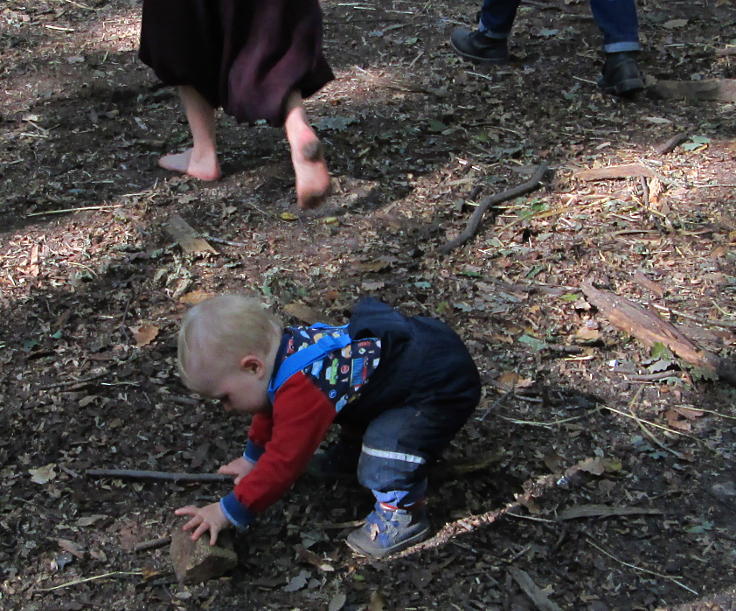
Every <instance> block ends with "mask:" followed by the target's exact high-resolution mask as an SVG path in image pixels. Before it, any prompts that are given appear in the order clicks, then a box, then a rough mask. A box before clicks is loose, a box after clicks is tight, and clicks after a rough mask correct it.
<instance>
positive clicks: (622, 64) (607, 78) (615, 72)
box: [598, 51, 644, 97]
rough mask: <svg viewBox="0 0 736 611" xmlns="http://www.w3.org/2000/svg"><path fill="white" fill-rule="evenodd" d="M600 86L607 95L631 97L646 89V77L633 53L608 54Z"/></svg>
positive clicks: (599, 81) (599, 82)
mask: <svg viewBox="0 0 736 611" xmlns="http://www.w3.org/2000/svg"><path fill="white" fill-rule="evenodd" d="M598 86H599V87H600V88H601V89H602V90H603V91H604V92H606V93H610V94H613V95H619V96H624V97H625V96H631V95H633V94H635V93H636V92H637V91H641V90H642V89H644V77H643V76H642V73H641V71H640V70H639V66H637V64H636V60H635V59H634V55H633V54H632V53H631V52H628V51H623V52H620V53H606V63H605V64H603V76H601V78H600V79H599V80H598Z"/></svg>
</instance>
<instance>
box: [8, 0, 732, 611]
mask: <svg viewBox="0 0 736 611" xmlns="http://www.w3.org/2000/svg"><path fill="white" fill-rule="evenodd" d="M478 4H479V3H477V2H470V1H468V0H462V1H461V2H450V1H449V0H430V1H429V2H426V3H419V4H417V3H411V2H408V1H403V0H365V1H359V2H342V1H340V2H338V1H333V0H326V1H325V2H324V3H323V8H324V14H325V48H326V54H327V56H328V58H329V60H330V62H331V64H332V66H333V69H334V70H335V73H336V75H337V79H336V80H335V81H334V82H333V83H331V84H330V85H329V86H328V87H326V88H325V89H324V90H323V91H321V92H320V93H319V94H318V95H316V96H314V97H313V98H311V99H310V100H309V101H308V103H307V108H308V112H309V115H310V119H311V120H312V122H313V124H314V125H315V127H316V128H317V129H318V131H319V134H320V136H321V137H322V139H323V142H324V144H325V148H326V154H327V158H328V162H329V166H330V169H331V172H332V174H333V177H334V184H335V194H334V195H333V196H332V197H331V198H330V199H329V200H328V202H327V203H326V204H325V205H324V206H323V207H322V208H321V209H319V210H317V211H315V212H310V213H300V212H299V211H298V210H296V209H295V206H294V201H295V194H294V188H293V176H292V171H291V166H290V162H289V155H288V148H287V146H286V142H285V140H284V137H283V134H282V132H281V131H280V130H277V129H273V128H270V127H268V126H265V125H256V126H251V127H249V126H245V125H240V126H238V125H236V124H234V122H233V121H232V120H230V119H229V118H228V117H221V119H220V128H221V131H220V145H221V150H222V163H223V169H224V171H225V176H224V178H223V179H222V180H220V181H218V182H216V183H201V182H197V181H196V180H192V179H188V178H182V177H177V176H172V175H170V174H168V173H166V172H164V171H163V170H160V169H158V168H157V167H156V159H157V158H158V157H159V156H160V155H161V154H162V153H164V152H166V151H169V150H174V149H176V148H177V147H182V146H185V145H186V142H187V140H188V130H187V128H186V124H185V123H184V122H183V118H182V116H181V113H180V111H179V107H178V100H177V98H176V95H175V92H173V91H172V90H170V89H167V88H162V87H160V85H159V84H157V82H156V80H155V78H154V76H153V75H152V73H151V72H150V70H148V69H147V68H146V67H145V66H143V65H142V64H141V63H140V62H139V61H138V60H137V57H136V48H137V35H138V28H139V16H140V6H139V3H138V2H135V1H132V0H79V1H78V2H77V1H72V0H38V1H36V2H32V3H31V2H22V1H21V0H5V1H4V2H3V3H2V7H0V49H1V50H2V62H0V83H1V85H2V86H1V88H0V174H1V175H2V181H0V372H1V375H0V430H2V431H3V434H2V436H0V469H1V471H0V473H1V474H2V487H1V488H0V606H2V607H3V608H6V609H29V610H31V609H38V610H42V609H69V610H75V609H87V608H108V609H159V608H160V609H171V608H182V609H183V608H187V609H330V610H331V611H337V610H339V609H346V610H358V609H369V610H371V611H378V610H380V609H430V608H440V609H458V610H461V609H462V610H466V609H467V610H470V609H478V610H480V609H514V610H524V609H534V608H538V609H545V610H550V609H558V608H561V609H589V610H591V611H604V610H606V609H658V608H667V609H732V608H736V602H734V601H736V597H735V596H734V587H735V586H736V575H734V569H733V567H734V565H735V564H736V530H735V528H734V527H735V526H736V517H735V515H736V514H735V513H734V511H735V510H736V473H735V472H734V460H735V454H734V437H735V436H734V427H733V424H734V420H735V419H736V400H735V399H736V393H735V392H734V388H733V386H732V385H729V383H728V381H727V380H726V379H723V378H721V379H713V378H714V376H713V375H709V373H708V372H707V371H704V370H703V369H702V368H698V367H692V366H690V365H688V364H687V363H685V362H684V361H683V360H682V359H679V358H677V355H675V354H672V353H671V351H668V350H667V349H665V348H664V347H663V345H662V344H661V343H656V344H655V345H654V346H653V347H651V348H650V347H648V346H646V345H645V344H644V343H643V342H642V341H640V340H638V339H636V338H634V337H633V336H632V335H631V334H628V333H625V332H623V331H621V330H619V329H618V328H616V327H615V326H614V325H613V322H612V315H611V313H610V312H609V313H606V312H604V311H602V310H601V309H599V308H596V307H594V306H593V305H592V304H591V303H590V301H589V300H588V299H586V298H585V296H584V295H583V293H582V291H581V284H582V282H583V281H584V280H586V279H592V280H594V281H595V283H596V286H597V287H599V288H600V289H603V290H605V291H607V292H609V293H612V294H616V295H619V296H621V297H625V298H627V299H629V300H631V301H634V302H636V303H639V304H642V305H645V306H646V307H647V308H648V311H649V312H654V313H656V314H657V315H658V316H660V318H661V319H662V320H665V321H667V322H669V323H671V324H673V325H675V326H676V327H677V328H678V329H679V330H680V331H681V332H682V333H683V334H684V335H685V336H686V337H687V338H689V339H690V340H692V341H693V342H695V343H696V344H697V346H698V347H699V348H702V349H704V350H708V351H710V352H711V353H712V354H714V355H716V356H717V358H720V359H721V360H722V362H724V363H727V362H728V361H729V360H731V361H732V360H733V357H734V346H735V344H736V336H735V334H734V331H735V330H736V269H735V266H734V264H735V263H736V252H735V251H734V244H735V243H736V223H735V222H734V220H735V216H736V215H735V214H734V204H736V195H735V193H734V189H735V188H736V177H735V171H734V170H735V168H736V127H735V124H734V117H735V112H734V110H735V108H736V107H735V106H734V103H733V102H728V101H720V102H687V101H684V100H677V99H667V100H662V99H655V98H654V97H652V96H651V95H647V94H644V95H641V96H639V97H638V98H637V99H635V100H632V101H628V102H624V101H621V100H618V99H614V98H611V97H607V96H605V95H602V94H601V93H600V92H599V91H598V90H597V88H596V86H595V80H596V78H597V76H598V73H599V71H600V65H601V58H600V53H599V50H598V49H599V44H600V36H599V33H598V31H597V29H596V26H595V23H594V22H593V20H592V19H591V16H590V12H589V8H588V5H587V3H585V2H582V1H578V0H549V1H542V2H530V3H528V4H525V5H523V6H522V9H521V11H520V14H519V17H518V20H517V24H516V28H515V30H514V37H513V40H512V52H513V54H514V61H513V62H512V63H511V64H510V65H507V66H501V67H493V68H487V67H479V66H474V65H472V64H468V63H465V62H463V61H461V60H460V59H459V58H457V57H456V56H454V55H453V54H452V52H451V51H450V49H449V47H448V45H447V39H448V35H449V32H450V30H451V29H452V27H455V26H456V25H470V23H471V21H472V20H473V19H474V14H475V11H476V10H477V8H478ZM639 9H640V19H641V26H642V36H643V40H644V43H645V47H646V50H645V51H644V52H643V53H642V54H641V57H640V62H641V65H642V68H643V69H644V71H645V72H646V75H647V79H648V82H649V83H650V84H654V83H655V81H656V80H657V79H659V80H663V79H677V80H694V81H697V80H703V79H712V78H718V79H727V78H731V77H734V76H736V75H735V74H734V73H735V72H736V63H735V61H736V60H734V58H735V57H736V55H733V54H732V50H733V49H734V46H733V45H734V44H735V43H736V38H733V36H734V32H735V31H736V30H735V29H734V27H733V26H734V25H735V24H736V7H734V5H733V3H732V2H730V1H729V0H704V1H703V2H698V3H694V2H685V1H667V2H665V0H642V1H641V2H639ZM678 134H682V135H683V136H682V138H681V142H680V143H679V145H677V146H676V147H675V148H674V150H672V151H671V152H665V153H662V152H659V151H658V149H657V146H658V145H659V144H661V143H663V142H665V141H667V140H668V139H669V138H670V137H672V136H675V135H678ZM542 163H545V164H547V165H549V167H550V172H549V173H547V174H546V175H545V178H544V180H543V185H542V187H541V188H540V189H537V190H534V191H532V192H530V193H527V194H525V195H523V196H521V197H517V198H512V199H509V200H507V201H505V202H503V203H501V204H499V205H498V206H496V207H495V208H493V210H489V211H488V212H487V213H486V215H485V217H484V220H483V223H482V224H481V226H480V228H479V230H478V232H477V235H476V236H475V237H473V238H472V239H470V240H469V241H467V242H466V243H464V244H463V245H461V246H459V247H457V248H455V249H453V250H452V251H451V252H449V254H444V253H443V252H441V250H440V249H441V247H442V245H443V244H445V243H446V242H447V241H448V240H450V239H452V238H453V237H455V236H456V235H457V234H458V233H459V232H460V231H462V229H463V228H464V227H465V225H466V223H467V221H468V219H469V218H470V215H471V214H472V212H473V210H474V209H475V205H476V204H477V203H478V202H480V201H481V200H482V199H483V198H485V197H487V196H489V195H492V194H494V193H500V192H502V191H504V190H506V189H508V188H510V187H513V186H515V185H518V184H520V183H523V182H524V181H526V180H527V179H528V178H529V176H530V174H531V173H532V172H533V170H534V169H535V168H536V167H538V166H539V164H542ZM621 164H638V165H637V166H636V167H637V168H638V173H640V174H641V173H643V174H645V176H643V177H642V176H631V175H629V176H624V177H623V178H615V179H604V180H586V179H585V175H584V174H580V172H581V171H582V170H586V169H592V168H602V167H607V166H615V165H621ZM634 173H636V172H634ZM629 174H631V171H630V170H629ZM173 215H180V216H181V217H182V218H184V219H185V220H186V221H187V222H188V223H189V224H190V225H191V226H192V227H193V228H194V229H195V230H196V231H197V232H199V235H200V236H201V237H203V238H204V239H206V240H207V241H208V243H209V244H210V245H211V247H212V251H213V252H210V253H194V254H187V253H186V252H185V251H184V250H183V249H182V246H181V245H180V244H179V243H177V242H176V241H175V240H174V239H173V238H172V237H171V235H170V234H169V233H168V232H167V230H166V228H167V223H168V222H169V220H170V219H171V218H172V216H173ZM226 291H239V292H242V291H247V292H250V293H256V294H258V295H260V296H261V297H262V298H263V299H265V300H266V301H267V302H269V303H270V304H272V305H273V307H274V308H275V309H276V310H277V311H278V312H279V313H280V314H281V315H282V316H283V317H284V319H285V320H286V321H287V322H289V323H299V322H301V321H302V320H304V319H306V320H309V319H310V318H314V317H318V318H320V319H322V320H326V321H331V322H341V321H344V319H345V314H346V312H347V311H348V310H349V308H350V306H351V304H352V303H353V302H354V301H355V300H356V299H357V297H358V296H360V295H364V294H373V295H376V296H379V297H380V298H382V299H383V300H385V301H387V302H389V303H391V304H393V305H396V306H398V307H400V308H401V309H402V310H403V311H404V312H406V313H409V314H423V315H427V314H429V315H434V316H438V317H440V318H442V319H444V320H446V321H448V322H449V323H451V324H452V325H453V326H454V327H455V328H456V329H457V330H458V332H459V333H460V334H461V335H462V337H463V338H464V339H465V340H466V341H467V343H468V345H469V347H470V350H471V352H472V353H473V355H474V357H475V358H476V360H477V363H478V366H479V369H480V371H481V375H482V378H483V382H484V395H483V399H482V401H481V404H480V406H479V408H478V410H477V413H476V415H475V417H474V418H473V419H472V420H471V421H469V422H468V424H467V425H466V427H465V428H464V429H463V431H462V432H461V434H460V435H459V436H458V437H457V439H456V441H455V442H454V444H453V446H452V447H451V448H450V450H449V451H448V452H447V455H446V457H445V462H444V463H443V464H442V465H440V466H439V468H438V470H437V472H436V474H435V477H433V479H432V482H431V490H430V497H429V503H430V509H431V520H432V524H433V527H434V528H435V529H436V535H435V536H434V537H433V538H432V539H430V540H429V541H428V542H426V543H424V544H422V545H420V546H417V547H415V548H413V549H410V550H407V551H406V552H404V553H402V554H400V555H399V556H398V557H394V558H391V559H388V560H386V561H383V562H370V561H366V560H365V559H361V558H358V557H356V556H354V555H353V554H352V553H351V552H350V550H349V549H348V548H347V547H346V546H345V545H344V543H343V539H344V537H345V535H346V533H347V532H349V530H350V527H351V526H350V523H354V522H355V521H356V520H359V519H361V518H362V517H364V516H365V514H366V513H367V512H368V511H369V509H370V506H371V498H370V495H369V494H368V493H367V492H366V491H363V490H362V489H361V488H359V487H358V486H357V485H350V484H348V485H345V484H340V485H337V484H335V485H330V484H324V483H320V482H316V481H313V480H310V479H309V478H308V477H306V476H305V477H304V478H302V479H301V480H300V481H299V482H298V483H297V484H296V486H295V487H294V489H293V490H292V491H291V492H290V493H289V494H288V496H287V497H286V498H284V499H283V500H282V501H280V502H279V503H278V504H277V505H276V506H274V507H273V508H271V510H270V511H268V512H267V513H266V514H265V515H264V516H262V518H261V519H260V520H259V523H258V525H257V527H256V528H253V529H252V530H251V531H250V532H248V533H247V534H246V535H244V536H242V537H241V538H239V539H238V541H237V548H238V551H239V556H240V564H239V565H238V567H237V569H236V570H235V571H234V572H233V573H231V574H229V575H227V576H226V577H223V578H221V579H217V580H212V581H209V582H207V583H204V584H199V585H191V586H186V585H179V584H177V582H176V579H175V577H174V575H173V573H172V569H171V565H170V562H169V556H168V551H167V549H166V548H165V547H164V548H157V549H150V550H144V551H136V546H137V545H139V544H140V543H142V542H146V541H150V540H156V539H159V538H161V537H164V536H166V535H168V534H169V533H170V532H171V530H172V529H173V528H174V527H175V526H177V525H178V524H180V523H181V520H180V519H179V518H176V517H175V516H174V515H173V514H172V510H173V508H176V507H179V506H181V505H184V504H188V503H200V504H201V503H205V502H210V501H211V500H214V499H216V498H218V497H219V496H221V495H223V494H225V493H226V492H227V490H228V488H227V486H224V485H222V484H186V485H185V484H173V483H166V482H160V483H159V482H157V483H147V482H137V481H128V480H120V479H99V478H92V477H89V476H87V474H86V471H87V470H88V469H94V468H128V469H151V470H159V471H187V472H211V471H213V470H215V469H216V468H217V467H218V466H219V465H220V464H222V463H224V462H226V461H229V460H230V459H231V458H233V457H234V456H236V455H237V453H238V452H239V451H240V449H241V447H242V443H243V441H244V438H245V431H246V426H247V423H246V422H243V421H242V420H238V419H235V418H231V417H227V416H223V413H222V412H221V411H220V410H219V409H218V407H217V406H216V405H214V404H212V403H210V402H202V401H200V400H199V399H198V398H197V397H195V396H192V395H191V394H190V393H189V392H188V391H187V390H186V389H185V388H184V387H183V386H182V384H181V382H180V381H179V379H178V376H177V372H176V366H175V361H174V359H175V354H176V344H175V336H176V331H177V325H178V321H179V320H180V317H181V316H182V313H183V312H184V311H185V310H186V308H187V307H188V304H190V303H192V302H194V301H196V300H197V299H199V298H201V296H202V295H207V294H214V293H221V292H226ZM353 527H354V524H353Z"/></svg>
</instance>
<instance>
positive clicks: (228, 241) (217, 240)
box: [201, 233, 248, 247]
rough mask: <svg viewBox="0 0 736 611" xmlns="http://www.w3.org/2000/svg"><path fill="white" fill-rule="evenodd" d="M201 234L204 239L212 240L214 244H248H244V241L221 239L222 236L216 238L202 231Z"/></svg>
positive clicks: (243, 245)
mask: <svg viewBox="0 0 736 611" xmlns="http://www.w3.org/2000/svg"><path fill="white" fill-rule="evenodd" d="M201 235H202V237H203V238H204V239H205V240H208V241H209V242H214V243H215V244H225V246H241V247H246V246H248V244H246V243H245V242H233V241H232V240H223V239H222V238H216V237H214V236H211V235H209V234H206V233H203V234H201Z"/></svg>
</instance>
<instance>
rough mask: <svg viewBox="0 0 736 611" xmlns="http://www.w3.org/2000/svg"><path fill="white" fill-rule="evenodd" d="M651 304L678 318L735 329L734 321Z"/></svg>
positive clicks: (735, 323)
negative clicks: (694, 314) (704, 316)
mask: <svg viewBox="0 0 736 611" xmlns="http://www.w3.org/2000/svg"><path fill="white" fill-rule="evenodd" d="M651 305H652V306H653V307H655V308H657V309H658V310H662V312H667V313H668V314H669V315H670V316H671V315H672V314H674V315H675V316H679V317H680V318H686V319H687V320H693V321H695V322H699V323H703V324H704V325H713V326H714V327H725V328H726V329H736V321H734V322H731V321H730V320H713V319H712V318H702V317H700V316H693V315H692V314H687V313H685V312H682V311H681V310H675V309H673V308H669V307H667V306H663V305H659V304H656V303H653V304H651Z"/></svg>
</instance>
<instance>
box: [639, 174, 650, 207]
mask: <svg viewBox="0 0 736 611" xmlns="http://www.w3.org/2000/svg"><path fill="white" fill-rule="evenodd" d="M639 183H640V184H641V201H642V203H643V204H644V207H645V208H647V209H649V183H648V182H647V177H646V176H639Z"/></svg>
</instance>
